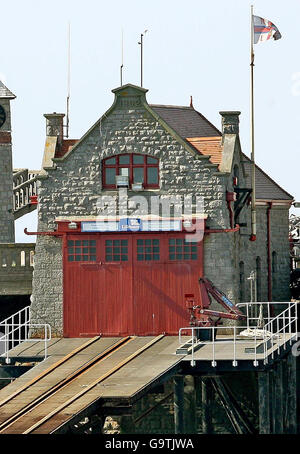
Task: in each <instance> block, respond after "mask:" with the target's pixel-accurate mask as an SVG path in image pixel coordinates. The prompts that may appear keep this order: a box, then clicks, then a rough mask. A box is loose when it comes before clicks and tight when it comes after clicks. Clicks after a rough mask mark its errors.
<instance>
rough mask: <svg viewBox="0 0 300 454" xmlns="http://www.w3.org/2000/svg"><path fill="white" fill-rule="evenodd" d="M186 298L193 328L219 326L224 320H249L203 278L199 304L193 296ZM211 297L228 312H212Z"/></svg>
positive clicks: (200, 281)
mask: <svg viewBox="0 0 300 454" xmlns="http://www.w3.org/2000/svg"><path fill="white" fill-rule="evenodd" d="M185 297H186V298H185V302H186V307H187V309H188V311H189V312H190V325H191V326H202V327H203V326H205V327H208V326H217V325H218V324H219V322H220V320H221V319H222V318H227V319H230V320H246V318H247V317H246V315H245V314H243V313H242V312H241V311H240V309H239V308H238V307H237V306H235V305H234V304H233V303H232V302H231V301H230V300H229V299H228V298H227V296H226V295H225V293H223V292H222V291H221V290H219V289H217V287H215V286H214V285H213V283H212V282H211V281H210V280H209V279H206V278H202V277H201V278H200V279H199V304H197V301H196V299H195V298H194V295H193V294H188V295H185ZM211 297H213V298H214V299H215V300H216V301H217V302H218V303H219V304H220V305H221V306H223V307H224V309H225V310H226V311H227V312H221V311H212V310H210V309H209V307H210V305H211ZM212 317H214V318H212Z"/></svg>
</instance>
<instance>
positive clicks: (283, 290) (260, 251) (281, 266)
mask: <svg viewBox="0 0 300 454" xmlns="http://www.w3.org/2000/svg"><path fill="white" fill-rule="evenodd" d="M267 209H268V208H267V206H257V207H256V213H257V214H256V217H257V239H256V241H254V242H252V241H249V236H250V227H251V213H250V208H248V210H246V211H247V212H246V219H247V223H248V225H247V228H242V229H241V235H240V236H239V251H240V252H239V260H240V261H242V262H244V270H245V279H247V278H248V277H249V276H250V273H251V271H255V270H256V259H257V257H260V260H261V298H260V300H261V301H268V251H267V234H268V229H267ZM288 223H289V220H288V209H287V208H286V207H284V206H281V207H279V206H273V207H272V209H271V213H270V224H271V247H270V250H271V272H272V300H273V301H289V300H290V290H289V281H290V258H289V236H288V235H289V230H288ZM273 252H275V253H276V261H277V264H276V263H272V262H274V256H273V257H272V253H273ZM245 301H250V284H249V281H246V285H245Z"/></svg>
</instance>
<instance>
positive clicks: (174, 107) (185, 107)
mask: <svg viewBox="0 0 300 454" xmlns="http://www.w3.org/2000/svg"><path fill="white" fill-rule="evenodd" d="M149 106H150V107H166V108H168V109H170V108H171V109H172V108H173V109H188V110H195V109H194V108H193V107H190V106H175V105H171V104H149Z"/></svg>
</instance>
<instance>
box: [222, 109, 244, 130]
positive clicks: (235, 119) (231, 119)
mask: <svg viewBox="0 0 300 454" xmlns="http://www.w3.org/2000/svg"><path fill="white" fill-rule="evenodd" d="M219 114H220V115H221V116H222V132H223V134H238V133H239V122H240V120H239V116H240V114H241V112H240V111H238V110H228V111H221V112H219Z"/></svg>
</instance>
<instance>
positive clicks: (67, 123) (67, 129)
mask: <svg viewBox="0 0 300 454" xmlns="http://www.w3.org/2000/svg"><path fill="white" fill-rule="evenodd" d="M70 86H71V24H70V22H69V24H68V76H67V118H66V137H69V117H70Z"/></svg>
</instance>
